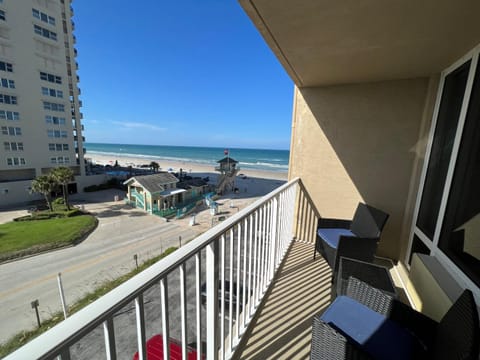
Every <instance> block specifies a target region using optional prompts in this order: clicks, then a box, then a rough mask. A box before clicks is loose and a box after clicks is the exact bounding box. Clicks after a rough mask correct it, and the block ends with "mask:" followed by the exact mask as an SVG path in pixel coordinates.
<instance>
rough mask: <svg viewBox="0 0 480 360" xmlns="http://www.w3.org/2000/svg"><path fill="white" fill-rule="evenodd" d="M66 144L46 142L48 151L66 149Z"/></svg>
mask: <svg viewBox="0 0 480 360" xmlns="http://www.w3.org/2000/svg"><path fill="white" fill-rule="evenodd" d="M68 148H69V147H68V144H53V143H50V144H48V150H49V151H68Z"/></svg>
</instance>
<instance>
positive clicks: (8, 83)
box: [0, 78, 15, 89]
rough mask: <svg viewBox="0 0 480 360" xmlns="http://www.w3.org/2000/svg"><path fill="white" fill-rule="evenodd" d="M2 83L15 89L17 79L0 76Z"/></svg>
mask: <svg viewBox="0 0 480 360" xmlns="http://www.w3.org/2000/svg"><path fill="white" fill-rule="evenodd" d="M0 85H1V86H2V87H4V88H7V89H15V81H13V80H10V79H4V78H0Z"/></svg>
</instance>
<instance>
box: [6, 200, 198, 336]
mask: <svg viewBox="0 0 480 360" xmlns="http://www.w3.org/2000/svg"><path fill="white" fill-rule="evenodd" d="M85 207H86V208H87V210H89V211H92V212H94V213H96V214H97V216H98V218H99V226H98V228H97V229H96V230H95V232H94V233H92V234H91V235H90V236H89V237H88V238H87V239H86V240H85V241H84V242H82V243H81V244H79V245H77V246H75V247H71V248H66V249H62V250H57V251H54V252H50V253H46V254H42V255H37V256H34V257H31V258H26V259H23V260H19V261H15V262H11V263H7V264H3V265H0V284H1V286H0V324H1V325H0V342H4V341H5V340H7V339H8V338H9V337H10V336H11V335H13V334H15V333H17V332H19V331H21V330H24V329H29V328H33V327H35V326H36V319H35V313H34V311H33V309H32V308H31V305H30V302H31V301H32V300H34V299H38V300H39V303H40V307H39V309H40V317H41V318H42V319H45V318H47V317H49V316H50V314H51V313H54V312H56V311H60V310H61V302H60V297H59V292H58V286H57V273H58V272H61V273H62V280H63V285H64V289H65V297H66V301H67V304H71V303H72V302H73V301H74V300H75V299H77V298H78V297H80V296H81V295H82V294H84V293H86V292H88V291H90V290H92V289H93V288H95V287H97V286H98V285H99V284H101V283H102V282H103V281H105V280H106V279H113V278H116V277H117V276H119V275H121V274H124V273H126V272H128V271H129V270H130V269H132V268H134V266H135V262H134V260H133V255H134V254H138V259H139V261H140V262H141V261H142V260H146V259H147V258H150V257H153V256H155V255H157V254H159V253H161V252H162V251H163V250H165V249H166V248H167V247H170V246H178V243H179V236H181V237H182V242H183V243H185V242H186V241H188V240H190V239H193V238H194V237H195V236H196V235H197V233H196V232H195V231H194V229H193V228H188V227H180V226H179V225H176V224H174V223H170V222H168V223H167V222H164V221H163V220H162V219H160V218H158V217H155V216H151V215H147V214H145V213H144V212H142V211H140V210H138V209H131V208H129V207H127V206H125V205H123V204H122V203H114V202H111V203H101V204H85Z"/></svg>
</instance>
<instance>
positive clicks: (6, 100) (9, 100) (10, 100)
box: [0, 94, 17, 105]
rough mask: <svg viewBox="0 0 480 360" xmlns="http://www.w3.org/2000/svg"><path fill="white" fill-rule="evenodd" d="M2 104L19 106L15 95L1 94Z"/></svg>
mask: <svg viewBox="0 0 480 360" xmlns="http://www.w3.org/2000/svg"><path fill="white" fill-rule="evenodd" d="M0 103H2V104H11V105H17V97H16V96H13V95H6V94H0Z"/></svg>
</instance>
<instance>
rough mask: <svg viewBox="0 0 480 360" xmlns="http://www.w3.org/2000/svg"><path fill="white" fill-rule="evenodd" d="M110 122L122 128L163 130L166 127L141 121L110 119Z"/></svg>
mask: <svg viewBox="0 0 480 360" xmlns="http://www.w3.org/2000/svg"><path fill="white" fill-rule="evenodd" d="M112 124H115V125H118V126H121V127H123V128H124V129H147V130H151V131H165V130H167V128H162V127H160V126H156V125H152V124H149V123H143V122H132V121H112Z"/></svg>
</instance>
